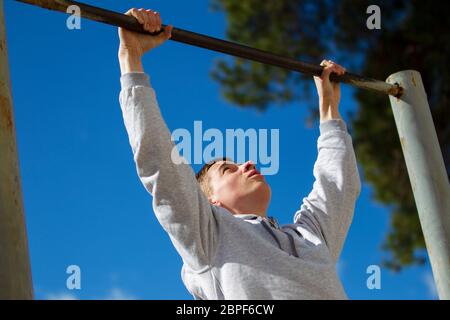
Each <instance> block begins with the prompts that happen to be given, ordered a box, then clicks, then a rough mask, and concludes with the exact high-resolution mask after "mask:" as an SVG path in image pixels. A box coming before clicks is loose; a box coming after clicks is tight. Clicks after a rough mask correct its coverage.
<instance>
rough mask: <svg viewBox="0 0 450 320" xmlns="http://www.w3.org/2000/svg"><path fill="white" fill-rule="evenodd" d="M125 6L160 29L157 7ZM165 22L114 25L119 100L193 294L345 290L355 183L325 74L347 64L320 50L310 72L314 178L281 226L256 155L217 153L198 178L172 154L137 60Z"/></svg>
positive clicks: (332, 294) (332, 86)
mask: <svg viewBox="0 0 450 320" xmlns="http://www.w3.org/2000/svg"><path fill="white" fill-rule="evenodd" d="M127 14H128V15H131V16H134V17H135V18H136V19H137V20H138V21H139V22H140V23H141V24H142V25H143V26H144V28H145V29H146V30H147V31H149V32H155V31H159V30H160V29H161V24H162V22H161V18H160V16H159V14H158V13H157V12H155V11H152V10H144V9H139V10H137V9H131V10H129V11H128V12H127ZM171 30H172V26H167V27H166V28H165V31H164V32H162V33H160V34H159V35H158V36H150V35H143V34H137V33H134V32H131V31H128V30H124V29H119V37H120V47H119V54H118V55H119V62H120V68H121V74H122V76H121V86H122V90H121V93H120V104H121V108H122V111H123V117H124V122H125V126H126V129H127V132H128V136H129V141H130V144H131V148H132V151H133V155H134V160H135V162H136V168H137V172H138V175H139V178H140V179H141V181H142V183H143V185H144V186H145V188H146V189H147V190H148V192H149V193H150V194H151V195H152V196H153V210H154V212H155V214H156V216H157V218H158V221H159V222H160V224H161V226H162V227H163V228H164V230H165V231H166V232H167V233H168V234H169V236H170V239H171V241H172V243H173V245H174V246H175V248H176V250H177V251H178V253H179V254H180V256H181V257H182V259H183V268H182V273H181V275H182V279H183V282H184V284H185V286H186V288H187V289H188V290H189V292H190V293H191V294H192V295H193V296H194V297H195V298H196V299H346V298H347V296H346V294H345V292H344V289H343V287H342V284H341V282H340V280H339V279H338V276H337V274H336V262H337V260H338V258H339V255H340V252H341V250H342V246H343V243H344V240H345V238H346V235H347V232H348V229H349V226H350V224H351V221H352V218H353V211H354V207H355V202H356V199H357V198H358V195H359V193H360V188H361V186H360V179H359V175H358V170H357V166H356V160H355V155H354V151H353V146H352V140H351V137H350V135H349V134H348V133H347V128H346V124H345V123H344V121H343V120H342V119H341V117H340V115H339V111H338V105H339V101H340V87H339V84H337V83H331V82H330V80H329V75H330V74H331V73H332V72H335V73H338V74H343V73H344V72H345V69H344V68H342V67H341V66H339V65H338V64H335V63H334V62H332V61H329V60H324V61H323V62H322V66H323V67H324V71H323V74H322V76H321V77H314V81H315V84H316V87H317V90H318V95H319V102H320V136H319V138H318V142H317V143H318V158H317V161H316V163H315V165H314V177H315V179H316V180H315V182H314V185H313V190H312V192H311V193H310V194H309V195H308V197H306V198H304V199H303V203H302V204H301V206H300V208H299V210H298V211H297V212H296V213H295V216H294V221H293V223H292V224H288V225H284V226H279V225H278V224H277V223H276V221H274V220H273V219H269V218H267V208H268V206H269V202H270V194H271V191H270V187H269V185H268V184H267V183H266V181H265V179H264V177H263V176H262V175H260V174H259V172H258V171H257V170H256V168H255V166H254V164H253V163H252V162H250V161H248V162H246V163H243V164H235V163H233V162H232V161H228V160H220V161H215V162H212V163H209V164H207V165H206V166H205V167H203V168H202V169H201V170H200V171H199V173H198V174H197V180H196V176H195V175H194V172H193V171H192V168H191V167H190V166H189V165H187V164H184V163H182V164H174V161H173V160H172V158H171V154H172V149H173V147H174V144H173V143H172V141H171V135H170V132H169V130H168V129H167V127H166V124H165V122H164V120H163V118H162V116H161V114H160V111H159V106H158V104H157V101H156V96H155V92H154V90H153V89H152V88H151V86H150V81H149V77H148V76H147V74H145V73H144V70H143V68H142V63H141V58H142V56H143V54H144V53H145V52H147V51H149V50H151V49H153V48H155V47H157V46H159V45H161V44H162V43H163V42H165V41H166V40H167V39H169V38H170V36H171ZM177 156H178V157H179V155H178V154H177ZM177 163H180V161H177Z"/></svg>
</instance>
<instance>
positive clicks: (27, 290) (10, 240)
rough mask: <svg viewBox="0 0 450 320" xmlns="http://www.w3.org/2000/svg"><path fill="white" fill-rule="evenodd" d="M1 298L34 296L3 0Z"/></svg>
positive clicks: (0, 47)
mask: <svg viewBox="0 0 450 320" xmlns="http://www.w3.org/2000/svg"><path fill="white" fill-rule="evenodd" d="M0 41H1V42H0V65H1V68H0V299H1V300H4V299H33V288H32V281H31V268H30V259H29V256H28V243H27V234H26V226H25V217H24V211H23V200H22V192H21V185H20V176H19V160H18V156H17V146H16V133H15V126H14V114H13V104H12V96H11V82H10V78H9V66H8V51H7V47H6V29H5V18H4V14H3V0H0Z"/></svg>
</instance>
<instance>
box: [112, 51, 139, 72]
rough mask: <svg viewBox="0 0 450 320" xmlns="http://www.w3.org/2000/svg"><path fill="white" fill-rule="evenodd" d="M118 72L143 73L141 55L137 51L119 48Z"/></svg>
mask: <svg viewBox="0 0 450 320" xmlns="http://www.w3.org/2000/svg"><path fill="white" fill-rule="evenodd" d="M118 57H119V64H120V72H121V74H125V73H128V72H143V71H144V70H143V67H142V54H140V53H139V52H137V51H134V50H129V49H123V48H120V49H119V52H118Z"/></svg>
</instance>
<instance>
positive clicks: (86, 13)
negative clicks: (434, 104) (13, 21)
mask: <svg viewBox="0 0 450 320" xmlns="http://www.w3.org/2000/svg"><path fill="white" fill-rule="evenodd" d="M17 1H20V2H24V3H28V4H32V5H36V6H39V7H42V8H46V9H49V10H55V11H60V12H64V13H67V8H68V7H69V6H72V5H76V6H78V7H79V8H80V11H81V17H83V18H86V19H90V20H94V21H98V22H102V23H106V24H109V25H113V26H117V27H122V28H125V29H128V30H131V31H136V32H140V33H146V34H151V35H158V34H159V33H161V32H163V31H164V28H165V27H166V25H164V24H163V25H162V30H161V31H159V32H154V33H150V32H148V31H146V30H144V28H143V27H142V26H141V24H140V23H139V22H138V21H137V20H136V18H134V17H131V16H127V15H125V14H122V13H118V12H114V11H110V10H106V9H102V8H98V7H94V6H91V5H87V4H84V3H80V2H77V1H71V0H17ZM170 40H174V41H177V42H182V43H186V44H190V45H193V46H197V47H201V48H205V49H209V50H214V51H218V52H222V53H226V54H230V55H233V56H236V57H240V58H245V59H249V60H253V61H257V62H262V63H265V64H268V65H272V66H277V67H282V68H285V69H289V70H292V71H297V72H301V73H304V74H307V75H311V76H320V75H321V74H322V70H323V67H321V66H316V65H313V64H309V63H304V62H301V61H298V60H295V59H292V58H288V57H283V56H280V55H276V54H273V53H271V52H268V51H264V50H259V49H255V48H252V47H248V46H245V45H242V44H238V43H234V42H231V41H226V40H221V39H217V38H213V37H209V36H205V35H203V34H199V33H195V32H191V31H187V30H183V29H179V28H173V29H172V37H171V38H170ZM330 79H331V81H335V82H343V83H348V84H350V85H353V86H355V87H357V88H361V89H368V90H372V91H376V92H380V93H384V94H388V95H392V96H394V97H400V96H401V95H402V88H401V87H400V86H399V85H398V84H389V83H386V82H384V81H380V80H376V79H371V78H366V77H363V76H360V75H357V74H354V73H350V72H346V73H345V74H344V75H341V76H340V75H337V74H331V76H330Z"/></svg>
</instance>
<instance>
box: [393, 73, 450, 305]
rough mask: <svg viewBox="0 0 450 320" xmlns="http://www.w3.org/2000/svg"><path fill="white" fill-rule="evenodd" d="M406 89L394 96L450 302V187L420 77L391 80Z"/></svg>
mask: <svg viewBox="0 0 450 320" xmlns="http://www.w3.org/2000/svg"><path fill="white" fill-rule="evenodd" d="M387 82H389V83H392V84H393V83H398V84H399V85H400V86H401V87H402V88H403V89H404V92H403V95H402V97H401V98H395V97H392V96H390V98H389V99H390V101H391V106H392V110H393V112H394V118H395V123H396V125H397V130H398V134H399V136H400V143H401V146H402V149H403V154H404V156H405V160H406V166H407V168H408V174H409V179H410V181H411V186H412V190H413V193H414V198H415V201H416V206H417V210H418V212H419V218H420V224H421V226H422V231H423V234H424V237H425V243H426V246H427V250H428V255H429V258H430V261H431V267H432V270H433V276H434V280H435V282H436V287H437V291H438V294H439V298H440V299H446V300H448V299H450V185H449V181H448V177H447V171H446V169H445V165H444V160H443V158H442V153H441V149H440V146H439V142H438V138H437V135H436V129H435V127H434V123H433V118H432V117H431V112H430V107H429V105H428V99H427V95H426V92H425V89H424V87H423V83H422V77H421V76H420V73H419V72H417V71H413V70H407V71H401V72H398V73H395V74H393V75H391V76H389V78H388V79H387Z"/></svg>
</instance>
